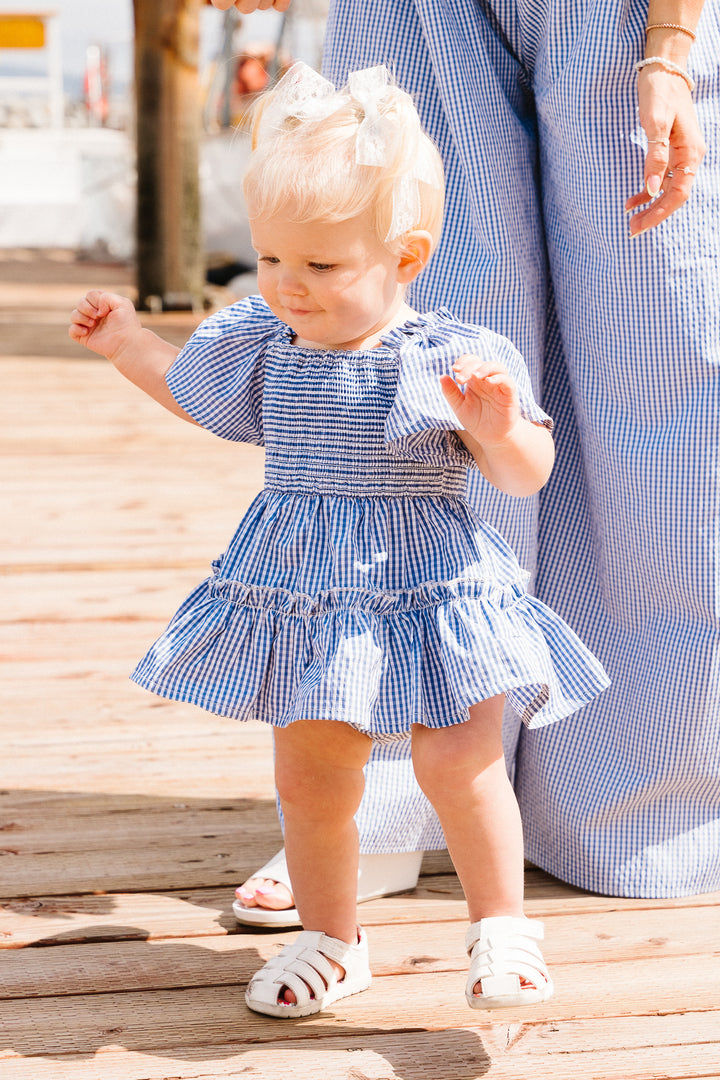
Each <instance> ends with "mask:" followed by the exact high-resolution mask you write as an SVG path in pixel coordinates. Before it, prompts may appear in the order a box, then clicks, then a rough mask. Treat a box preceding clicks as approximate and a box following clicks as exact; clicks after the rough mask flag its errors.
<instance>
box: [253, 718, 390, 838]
mask: <svg viewBox="0 0 720 1080" xmlns="http://www.w3.org/2000/svg"><path fill="white" fill-rule="evenodd" d="M274 734H275V786H276V787H277V791H278V795H279V796H280V802H281V803H282V805H283V807H286V806H290V805H292V806H301V807H303V812H304V815H305V817H326V816H327V814H328V813H332V812H334V811H335V810H337V812H338V813H340V814H341V815H342V816H345V815H346V814H347V812H348V809H349V808H352V809H351V814H354V813H355V811H356V810H357V807H358V806H359V805H360V800H361V799H362V793H363V788H364V776H363V767H364V765H365V762H366V761H367V759H368V757H369V754H370V748H371V746H372V742H371V740H370V739H369V738H368V736H366V735H363V734H362V733H360V732H358V731H355V730H354V729H353V728H350V727H348V725H347V724H341V723H338V722H336V721H332V720H298V721H296V722H295V723H293V724H291V725H289V727H287V728H279V729H276V730H275V733H274Z"/></svg>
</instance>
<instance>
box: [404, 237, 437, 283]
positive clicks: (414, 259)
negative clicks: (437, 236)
mask: <svg viewBox="0 0 720 1080" xmlns="http://www.w3.org/2000/svg"><path fill="white" fill-rule="evenodd" d="M432 247H433V242H432V236H431V235H430V233H429V232H427V231H426V230H425V229H412V230H411V231H410V232H406V233H405V235H404V236H403V238H402V248H401V250H400V257H399V262H398V281H399V282H401V283H402V284H403V285H409V284H410V282H411V281H414V280H415V278H416V277H417V276H418V274H419V273H420V271H421V270H422V269H424V267H425V266H426V265H427V263H428V261H429V259H430V255H431V254H432Z"/></svg>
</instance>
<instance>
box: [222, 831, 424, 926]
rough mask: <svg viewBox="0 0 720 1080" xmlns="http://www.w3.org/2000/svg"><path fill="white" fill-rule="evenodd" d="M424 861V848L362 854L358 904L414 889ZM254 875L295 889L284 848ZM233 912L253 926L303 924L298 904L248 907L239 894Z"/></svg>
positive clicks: (359, 866) (240, 920)
mask: <svg viewBox="0 0 720 1080" xmlns="http://www.w3.org/2000/svg"><path fill="white" fill-rule="evenodd" d="M422 860H423V852H422V851H401V852H398V853H393V854H390V855H361V856H360V862H359V864H358V896H357V900H358V903H359V904H362V903H364V902H365V901H366V900H375V899H376V898H377V897H379V896H392V895H393V894H394V893H400V892H409V891H410V890H411V889H414V888H415V886H416V885H417V883H418V877H419V876H420V867H421V865H422ZM251 876H252V877H254V878H268V879H269V880H271V881H277V882H278V883H279V884H280V885H285V886H286V888H288V889H289V890H290V891H291V892H292V885H291V884H290V875H289V874H288V868H287V862H286V861H285V849H284V848H282V849H281V850H280V851H278V853H277V855H274V856H273V857H272V859H270V862H267V863H265V866H263V867H261V868H260V869H259V870H256V871H255V873H254V874H252V875H251ZM233 913H234V915H235V918H236V919H237V921H238V922H239V923H245V924H248V925H251V926H274V927H279V926H300V925H301V924H300V916H299V915H298V911H297V908H295V907H291V908H284V909H282V910H281V911H274V910H273V909H272V908H264V907H245V905H244V904H243V902H242V900H241V899H240V897H239V896H238V897H237V899H236V900H235V901H234V903H233Z"/></svg>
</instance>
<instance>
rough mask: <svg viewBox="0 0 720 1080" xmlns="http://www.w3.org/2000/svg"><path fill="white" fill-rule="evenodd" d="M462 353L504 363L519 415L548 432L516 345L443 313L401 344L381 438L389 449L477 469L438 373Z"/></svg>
mask: <svg viewBox="0 0 720 1080" xmlns="http://www.w3.org/2000/svg"><path fill="white" fill-rule="evenodd" d="M439 314H442V313H439ZM464 353H471V354H474V355H477V356H480V357H482V359H483V360H498V361H499V362H500V363H501V364H503V366H504V367H505V368H506V369H507V370H508V371H509V373H510V375H511V376H512V377H513V379H514V381H515V383H516V384H517V387H518V396H519V400H520V411H521V413H522V415H523V416H525V417H526V418H527V419H528V420H530V421H532V422H533V423H536V424H542V425H544V426H546V427H548V428H549V429H550V430H552V420H551V419H550V417H549V416H548V415H547V413H545V412H544V411H543V410H542V409H541V408H540V406H539V405H538V404H537V402H536V400H535V396H534V394H533V390H532V385H531V383H530V375H529V373H528V370H527V367H526V366H525V362H524V360H523V359H522V357H521V356H520V353H519V352H518V351H517V349H516V348H515V346H514V345H513V344H512V343H511V342H510V341H508V339H507V338H504V337H501V336H500V335H499V334H496V333H494V332H493V331H492V330H488V329H486V328H484V327H480V326H464V325H462V324H460V323H456V322H454V321H452V320H451V318H450V317H449V316H448V318H447V319H446V320H443V321H442V322H440V323H439V325H438V326H436V327H433V328H431V329H429V330H425V329H423V331H422V332H421V333H419V334H417V335H415V336H411V337H409V338H408V339H407V340H406V341H405V342H404V343H403V344H402V345H401V347H400V371H399V377H398V387H397V394H396V397H395V401H394V403H393V406H392V408H391V409H390V412H389V413H388V416H387V419H386V422H385V439H386V441H387V443H388V444H389V449H390V450H391V451H392V452H394V453H397V454H398V455H400V456H402V457H409V458H412V459H413V460H416V461H423V462H426V463H428V464H434V465H448V464H454V465H457V464H462V465H465V466H466V467H476V463H475V459H474V458H473V456H472V454H471V453H470V451H469V450H468V449H467V447H466V446H465V445H464V444H463V443H462V442H461V441H460V439H459V438H458V437H457V435H456V434H455V432H456V431H457V430H458V429H459V428H460V427H461V424H460V421H459V420H458V418H457V416H456V415H455V413H454V412H453V410H452V409H451V408H450V406H449V405H448V403H447V401H446V400H445V396H444V394H443V392H442V389H441V387H440V376H441V375H451V374H452V365H453V363H454V362H455V360H456V359H457V358H458V357H459V356H462V355H463V354H464Z"/></svg>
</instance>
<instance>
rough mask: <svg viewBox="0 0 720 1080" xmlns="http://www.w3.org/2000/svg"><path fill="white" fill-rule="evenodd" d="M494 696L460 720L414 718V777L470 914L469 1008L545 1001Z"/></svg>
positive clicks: (538, 929)
mask: <svg viewBox="0 0 720 1080" xmlns="http://www.w3.org/2000/svg"><path fill="white" fill-rule="evenodd" d="M502 714H503V698H502V696H499V697H495V698H490V699H489V700H487V701H484V702H481V703H479V704H478V705H475V706H473V708H472V709H471V710H470V718H469V719H468V721H467V722H466V723H464V724H458V725H457V726H455V727H451V728H443V729H439V730H438V729H430V728H424V727H420V726H419V725H414V727H413V757H414V761H415V769H416V772H417V777H418V782H419V783H420V786H421V787H422V789H423V791H424V792H425V794H426V795H427V797H428V798H429V799H430V801H431V803H432V804H433V806H434V807H435V810H436V811H437V814H438V817H439V818H440V822H441V824H442V827H443V829H444V831H445V836H446V838H447V843H448V849H449V851H450V854H451V856H452V859H453V862H454V864H455V868H456V870H457V873H458V877H459V878H460V882H461V884H462V887H463V890H464V892H465V897H466V899H467V904H468V910H469V914H470V924H471V925H470V928H469V930H468V933H467V936H466V939H465V943H466V947H467V949H468V952H469V953H470V974H469V976H468V980H467V985H466V990H465V995H466V998H467V1001H468V1004H469V1005H470V1006H471V1008H474V1009H489V1008H501V1007H504V1006H510V1005H531V1004H536V1003H537V1002H540V1001H545V1000H547V998H548V997H550V995H551V994H552V981H551V979H550V976H549V975H548V971H547V968H546V966H545V962H544V960H543V958H542V954H541V952H540V950H539V948H538V946H537V942H538V940H539V939H540V938H541V937H542V924H540V923H537V922H534V921H531V920H529V919H526V918H525V917H524V915H523V888H524V881H523V878H524V874H523V837H522V826H521V823H520V813H519V810H518V806H517V802H516V800H515V795H514V792H513V790H512V787H511V785H510V781H509V779H508V776H507V772H506V770H505V761H504V758H503V748H502Z"/></svg>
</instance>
